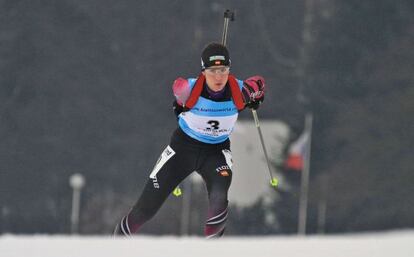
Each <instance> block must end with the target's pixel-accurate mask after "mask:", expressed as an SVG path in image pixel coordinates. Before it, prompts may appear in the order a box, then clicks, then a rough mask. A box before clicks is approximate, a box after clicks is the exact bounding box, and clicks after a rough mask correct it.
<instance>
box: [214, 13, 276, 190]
mask: <svg viewBox="0 0 414 257" xmlns="http://www.w3.org/2000/svg"><path fill="white" fill-rule="evenodd" d="M229 21H234V12H232V11H230V10H226V11H225V12H224V25H223V35H222V38H221V43H222V44H223V45H226V43H227V32H228V28H229ZM252 114H253V119H254V123H255V125H256V128H257V132H258V133H259V138H260V143H261V145H262V148H263V152H264V156H265V159H266V163H267V168H268V169H269V175H270V185H271V186H272V187H277V185H278V183H279V181H278V180H277V178H275V177H274V176H273V174H272V169H271V164H270V161H269V157H268V156H267V150H266V146H265V144H264V140H263V134H262V130H261V128H260V123H259V117H258V116H257V111H256V110H255V109H252Z"/></svg>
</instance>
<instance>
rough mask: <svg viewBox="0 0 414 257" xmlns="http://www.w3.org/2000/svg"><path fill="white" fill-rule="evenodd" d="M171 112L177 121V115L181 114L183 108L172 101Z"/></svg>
mask: <svg viewBox="0 0 414 257" xmlns="http://www.w3.org/2000/svg"><path fill="white" fill-rule="evenodd" d="M173 111H174V114H175V116H177V119H178V115H180V113H182V112H183V111H184V107H182V106H181V105H179V104H178V103H177V101H174V102H173Z"/></svg>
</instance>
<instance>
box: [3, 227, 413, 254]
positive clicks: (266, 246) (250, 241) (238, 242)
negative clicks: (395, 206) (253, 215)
mask: <svg viewBox="0 0 414 257" xmlns="http://www.w3.org/2000/svg"><path fill="white" fill-rule="evenodd" d="M0 256H2V257H61V256H62V257H84V256H85V257H91V256H94V257H109V256H118V257H121V256H122V257H129V256H134V257H135V256H142V257H190V256H191V257H212V256H214V257H218V256H225V257H230V256H237V257H244V256H248V257H253V256H254V257H270V256H272V257H287V256H289V257H345V256H346V257H413V256H414V230H406V231H392V232H381V233H362V234H347V235H334V236H307V237H298V236H273V237H225V238H222V239H220V240H205V239H203V238H197V237H188V238H183V237H149V236H137V237H134V238H132V239H122V238H116V239H115V238H111V237H99V236H94V237H90V236H48V235H34V236H16V235H3V236H0Z"/></svg>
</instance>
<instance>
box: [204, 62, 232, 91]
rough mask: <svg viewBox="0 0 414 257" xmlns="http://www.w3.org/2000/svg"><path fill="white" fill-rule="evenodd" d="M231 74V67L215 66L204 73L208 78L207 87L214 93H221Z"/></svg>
mask: <svg viewBox="0 0 414 257" xmlns="http://www.w3.org/2000/svg"><path fill="white" fill-rule="evenodd" d="M229 73H230V67H229V66H214V67H209V68H207V69H205V70H204V71H203V75H204V76H205V77H206V82H207V86H208V87H209V88H210V89H211V90H213V91H214V92H217V91H220V90H222V89H223V88H224V87H225V86H226V83H227V80H228V78H229Z"/></svg>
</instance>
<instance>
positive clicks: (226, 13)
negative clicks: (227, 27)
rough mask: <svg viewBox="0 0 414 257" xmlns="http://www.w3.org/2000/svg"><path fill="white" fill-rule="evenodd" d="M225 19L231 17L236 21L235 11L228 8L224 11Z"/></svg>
mask: <svg viewBox="0 0 414 257" xmlns="http://www.w3.org/2000/svg"><path fill="white" fill-rule="evenodd" d="M224 19H230V20H231V21H234V12H232V11H230V10H228V9H227V10H226V11H225V12H224Z"/></svg>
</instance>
